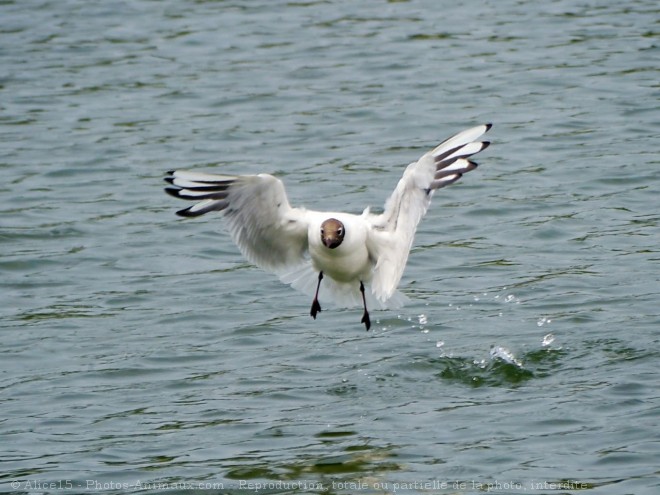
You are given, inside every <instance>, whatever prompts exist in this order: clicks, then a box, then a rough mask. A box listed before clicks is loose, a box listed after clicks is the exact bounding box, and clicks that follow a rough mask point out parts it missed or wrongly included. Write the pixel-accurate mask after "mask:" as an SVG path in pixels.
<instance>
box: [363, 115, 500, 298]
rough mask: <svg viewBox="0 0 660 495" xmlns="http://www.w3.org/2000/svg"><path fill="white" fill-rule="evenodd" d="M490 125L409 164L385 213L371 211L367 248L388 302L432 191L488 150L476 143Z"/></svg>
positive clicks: (375, 287)
mask: <svg viewBox="0 0 660 495" xmlns="http://www.w3.org/2000/svg"><path fill="white" fill-rule="evenodd" d="M490 128H491V124H485V125H480V126H477V127H473V128H471V129H467V130H465V131H462V132H459V133H458V134H456V135H455V136H452V137H450V138H449V139H447V140H445V141H443V142H442V143H440V144H439V145H438V146H437V147H436V148H435V149H433V150H431V151H429V152H428V153H426V154H425V155H424V156H422V157H421V158H420V159H419V160H417V161H416V162H413V163H411V164H410V165H408V167H407V168H406V170H405V171H404V173H403V177H402V178H401V180H400V181H399V183H398V184H397V186H396V188H395V189H394V192H393V193H392V195H391V196H390V197H389V199H388V200H387V202H386V203H385V211H384V212H383V213H382V214H381V215H371V216H370V221H371V223H372V226H373V228H372V230H371V233H370V240H369V241H368V243H369V250H370V252H371V253H372V255H373V257H374V259H375V260H376V266H375V268H374V277H373V280H372V283H371V287H372V291H373V293H374V295H375V296H376V297H377V298H378V299H380V300H382V301H385V300H387V299H389V298H390V297H391V296H392V294H394V291H395V290H396V287H397V285H398V284H399V281H400V280H401V276H402V275H403V270H404V268H405V266H406V262H407V261H408V253H409V252H410V248H411V246H412V241H413V238H414V236H415V231H416V230H417V225H418V224H419V221H420V220H421V219H422V217H423V216H424V214H425V213H426V210H427V209H428V207H429V204H430V203H431V198H432V197H433V193H434V192H435V191H436V190H437V189H440V188H441V187H445V186H448V185H449V184H453V183H454V182H456V181H457V180H458V179H460V178H461V177H462V176H463V174H464V173H466V172H469V171H470V170H474V169H475V168H476V167H477V164H476V163H474V162H473V161H470V160H469V158H470V157H471V156H472V155H474V154H476V153H479V152H480V151H482V150H484V149H485V148H486V147H488V145H489V144H490V143H489V142H488V141H476V139H478V138H479V137H480V136H481V135H483V134H484V133H485V132H487V131H488V130H489V129H490Z"/></svg>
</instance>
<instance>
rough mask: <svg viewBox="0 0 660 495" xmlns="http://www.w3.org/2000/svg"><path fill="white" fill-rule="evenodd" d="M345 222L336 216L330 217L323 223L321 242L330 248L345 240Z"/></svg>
mask: <svg viewBox="0 0 660 495" xmlns="http://www.w3.org/2000/svg"><path fill="white" fill-rule="evenodd" d="M344 233H345V229H344V224H343V223H341V222H340V221H339V220H337V219H336V218H328V219H327V220H326V221H324V222H323V223H322V224H321V242H323V245H324V246H325V247H327V248H329V249H334V248H336V247H337V246H339V245H340V244H341V241H343V240H344Z"/></svg>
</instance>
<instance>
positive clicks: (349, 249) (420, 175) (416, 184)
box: [165, 124, 491, 331]
mask: <svg viewBox="0 0 660 495" xmlns="http://www.w3.org/2000/svg"><path fill="white" fill-rule="evenodd" d="M490 128H491V124H483V125H479V126H476V127H472V128H470V129H466V130H464V131H462V132H459V133H458V134H456V135H454V136H452V137H450V138H449V139H446V140H445V141H443V142H442V143H440V144H439V145H438V146H437V147H435V148H434V149H433V150H431V151H429V152H427V153H425V154H424V155H422V157H421V158H420V159H419V160H417V161H415V162H412V163H411V164H410V165H408V166H407V167H406V169H405V170H404V172H403V176H402V177H401V179H400V180H399V183H398V184H397V186H396V188H395V189H394V192H393V193H392V194H391V196H390V197H389V199H388V200H387V201H386V202H385V207H384V210H383V212H382V213H380V214H375V213H371V211H370V209H369V208H366V209H365V210H364V211H363V212H362V214H361V215H355V214H351V213H343V212H327V211H315V210H308V209H306V208H296V207H292V206H291V205H290V204H289V200H288V198H287V194H286V191H285V189H284V184H283V183H282V181H281V180H279V179H278V178H276V177H274V176H272V175H270V174H258V175H238V176H230V175H216V174H208V173H203V172H196V171H186V170H174V171H170V172H168V173H167V177H165V181H166V182H168V183H169V184H170V186H168V187H166V188H165V192H167V193H168V194H170V195H172V196H174V197H177V198H181V199H185V200H192V201H198V202H197V203H195V204H194V205H192V206H190V207H188V208H185V209H183V210H179V211H177V215H179V216H182V217H198V216H201V215H204V214H206V213H209V212H211V211H222V212H224V216H225V218H226V219H227V223H228V227H229V233H230V235H231V237H232V239H233V241H234V242H235V243H236V245H237V246H238V248H239V250H240V251H241V253H242V254H243V256H245V257H246V258H247V259H248V261H250V262H251V263H254V264H256V265H257V266H259V267H261V268H263V269H265V270H267V271H271V272H274V273H275V274H277V275H279V277H280V279H281V280H282V281H283V282H285V283H287V284H290V285H291V286H292V287H294V288H296V289H299V290H301V291H303V292H305V293H308V294H311V293H312V292H313V293H314V299H313V300H312V307H311V310H310V315H311V316H312V318H314V319H316V316H317V315H318V314H319V313H320V312H321V304H320V302H319V299H323V297H328V299H331V300H333V301H334V302H335V303H337V304H339V305H343V306H353V305H359V304H361V305H362V307H363V309H364V312H363V314H362V320H361V323H363V324H364V325H365V327H366V329H367V331H368V330H369V328H370V327H371V319H370V317H369V311H368V310H367V305H368V304H369V306H373V305H375V306H376V307H378V308H379V309H387V308H397V307H400V306H402V305H403V303H404V302H405V301H406V297H405V296H404V295H403V294H401V293H400V292H399V291H397V286H398V285H399V282H400V280H401V276H402V275H403V271H404V268H405V266H406V262H407V261H408V254H409V252H410V248H411V246H412V243H413V238H414V236H415V231H416V230H417V225H418V224H419V222H420V220H421V219H422V217H423V216H424V214H425V213H426V210H427V209H428V207H429V205H430V203H431V198H432V197H433V194H434V193H435V191H436V190H437V189H440V188H442V187H445V186H448V185H450V184H453V183H454V182H456V181H457V180H459V179H460V178H461V177H462V176H463V174H465V173H466V172H470V171H471V170H474V169H475V168H476V167H477V164H476V163H475V162H473V161H471V160H470V157H471V156H472V155H474V154H476V153H479V152H480V151H482V150H484V149H486V147H488V145H489V144H490V142H489V141H479V140H478V139H479V138H480V137H481V136H482V135H483V134H484V133H486V132H487V131H488V130H489V129H490ZM322 282H323V283H322ZM367 287H368V289H367Z"/></svg>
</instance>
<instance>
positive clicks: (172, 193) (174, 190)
mask: <svg viewBox="0 0 660 495" xmlns="http://www.w3.org/2000/svg"><path fill="white" fill-rule="evenodd" d="M164 190H165V192H166V193H167V194H169V195H170V196H174V197H175V198H180V197H181V195H180V194H179V193H180V191H181V189H179V188H177V187H166V188H165V189H164Z"/></svg>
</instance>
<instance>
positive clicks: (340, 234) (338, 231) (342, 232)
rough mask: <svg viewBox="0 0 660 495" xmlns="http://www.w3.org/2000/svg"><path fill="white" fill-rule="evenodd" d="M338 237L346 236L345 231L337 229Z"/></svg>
mask: <svg viewBox="0 0 660 495" xmlns="http://www.w3.org/2000/svg"><path fill="white" fill-rule="evenodd" d="M337 235H339V236H342V235H344V229H342V228H341V227H340V228H338V229H337Z"/></svg>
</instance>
